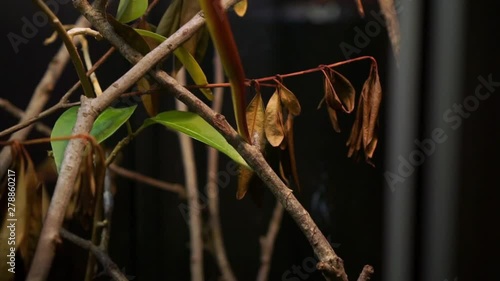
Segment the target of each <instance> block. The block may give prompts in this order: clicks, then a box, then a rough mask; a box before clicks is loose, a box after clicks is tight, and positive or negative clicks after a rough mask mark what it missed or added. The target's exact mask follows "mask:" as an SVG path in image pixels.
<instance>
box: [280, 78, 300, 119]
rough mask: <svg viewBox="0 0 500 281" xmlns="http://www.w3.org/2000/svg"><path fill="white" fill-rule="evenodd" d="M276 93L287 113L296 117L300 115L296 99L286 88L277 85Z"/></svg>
mask: <svg viewBox="0 0 500 281" xmlns="http://www.w3.org/2000/svg"><path fill="white" fill-rule="evenodd" d="M278 92H279V95H280V99H281V102H282V103H283V106H284V107H285V108H286V109H287V110H288V112H289V113H291V114H293V115H295V116H297V115H299V114H300V111H301V108H300V103H299V100H298V99H297V97H296V96H295V95H294V94H293V93H292V91H290V90H289V89H288V88H287V87H285V86H284V85H282V84H280V85H278Z"/></svg>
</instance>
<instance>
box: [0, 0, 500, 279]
mask: <svg viewBox="0 0 500 281" xmlns="http://www.w3.org/2000/svg"><path fill="white" fill-rule="evenodd" d="M167 2H168V1H161V3H160V5H159V6H158V7H157V8H156V9H155V11H154V12H153V14H152V15H151V21H152V22H153V23H156V22H157V21H158V20H159V18H160V17H161V14H162V12H163V10H164V9H165V7H167V5H168V3H167ZM325 2H327V1H250V4H249V5H250V6H249V11H248V14H247V15H246V16H245V17H244V18H237V17H235V16H234V15H233V14H231V20H232V23H233V31H234V34H235V37H236V41H237V44H238V46H239V48H240V55H241V57H242V61H243V64H244V66H245V71H246V75H247V77H249V78H258V77H262V76H269V75H274V74H278V73H281V74H283V73H288V72H293V71H297V70H303V69H307V68H311V67H315V66H318V65H320V64H330V63H333V62H337V61H341V60H344V59H345V57H344V55H343V54H342V52H341V49H340V47H339V44H340V43H341V42H347V43H349V44H351V45H353V38H354V36H355V34H356V33H355V29H354V28H355V27H360V28H361V29H364V28H365V26H366V24H367V22H369V21H371V20H372V18H371V16H369V15H368V16H367V17H366V18H365V19H360V17H359V16H358V14H357V12H356V8H355V5H354V1H335V2H330V4H331V5H333V6H332V7H337V9H338V10H335V9H333V10H331V11H329V10H327V11H328V13H327V15H326V16H324V20H318V18H319V19H321V18H322V17H320V16H321V14H320V15H319V16H318V15H317V14H314V13H313V12H310V11H316V13H318V11H320V12H321V11H323V12H324V11H325V10H326V8H325V7H327V6H323V5H325ZM364 3H365V5H366V6H365V9H366V10H367V11H371V10H375V11H378V5H377V3H376V1H364ZM6 5H7V8H6V11H8V12H6V13H4V16H2V17H1V23H2V26H3V29H2V31H1V32H2V34H1V36H2V38H4V40H1V41H0V42H1V50H2V52H1V54H2V55H1V59H2V65H3V73H2V75H1V79H2V82H3V83H2V85H4V87H3V90H2V93H1V94H0V96H1V97H2V98H7V99H9V100H10V101H11V102H12V103H14V104H16V105H17V106H19V107H20V108H25V107H26V105H27V103H28V102H29V99H30V97H31V94H32V92H33V89H34V88H35V86H36V85H37V83H38V82H39V79H40V77H41V76H42V75H43V73H44V72H45V69H46V65H47V63H48V62H49V61H50V58H51V57H52V56H53V54H54V53H55V52H56V50H57V48H58V47H59V43H57V44H53V45H50V46H42V42H43V40H44V39H45V38H46V37H47V36H49V35H50V33H51V32H52V29H51V27H50V26H49V25H46V26H44V27H42V28H40V30H39V32H38V33H37V35H36V36H35V37H34V38H32V39H30V40H29V42H28V43H27V44H23V45H20V47H19V52H18V53H15V52H14V51H13V49H12V47H11V46H10V43H9V41H8V40H7V34H8V33H9V32H14V33H17V34H20V33H21V28H22V25H23V22H22V20H21V19H22V18H23V17H27V18H28V19H31V17H32V15H33V14H34V13H35V12H36V9H35V8H34V6H33V5H32V4H31V2H26V3H22V4H21V2H13V1H12V2H7V3H6ZM450 5H452V3H450ZM492 5H493V4H491V2H490V1H468V3H467V9H466V11H467V13H466V16H465V18H466V20H467V24H466V26H467V28H466V30H463V32H464V34H465V37H466V42H467V44H466V48H465V49H466V52H465V67H464V69H462V70H461V71H462V73H463V74H464V80H463V81H457V83H459V84H460V85H462V88H463V93H462V96H463V97H465V96H467V95H470V94H471V93H473V92H474V89H475V87H476V85H477V77H478V76H479V75H482V76H483V77H485V76H487V75H488V74H490V73H492V74H493V80H495V81H496V79H498V80H500V73H499V72H498V64H499V63H500V59H499V58H500V56H499V54H498V50H499V47H500V46H499V44H500V43H499V42H500V40H498V39H500V38H499V36H500V35H499V33H498V23H497V21H496V20H495V19H496V17H497V13H496V11H498V9H495V8H494V7H492ZM497 6H498V5H497ZM294 7H295V9H293V8H294ZM297 7H298V8H297ZM328 7H329V6H328ZM60 8H61V9H60V11H59V12H58V16H59V17H60V18H61V19H62V21H63V23H72V22H74V20H75V19H76V17H77V13H76V11H75V10H74V9H73V7H72V5H71V3H68V4H65V5H62V6H61V7H60ZM497 8H498V7H497ZM314 9H316V10H314ZM429 12H430V11H426V14H425V15H428V13H429ZM311 15H316V16H311ZM431 28H432V24H431V23H429V25H428V26H425V31H426V30H429V29H431ZM403 36H404V35H403ZM443 36H446V34H443ZM91 41H92V40H91ZM108 47H109V45H108V44H107V43H106V42H104V41H103V42H98V43H92V52H93V54H94V61H95V60H96V59H97V58H98V56H99V55H101V54H103V53H104V52H105V51H106V50H107V48H108ZM449 48H454V46H449ZM424 50H425V48H424ZM212 52H213V50H212V49H210V50H209V52H208V53H207V58H206V60H205V63H204V65H205V69H207V72H206V73H207V77H212V76H211V70H210V69H211V68H210V61H211V58H212ZM358 55H372V56H374V57H375V58H376V59H377V61H378V64H379V69H380V77H381V81H382V88H383V89H384V95H385V96H386V95H397V94H401V93H390V92H387V91H385V89H387V84H388V83H387V82H388V79H389V77H388V71H387V70H388V68H387V66H388V65H389V64H390V63H391V62H393V60H394V59H393V57H394V56H393V54H392V52H391V48H390V44H389V42H388V39H387V34H386V33H385V31H384V30H382V32H381V33H380V34H379V35H378V36H376V37H374V38H371V42H370V44H368V46H367V47H366V48H362V50H361V53H360V54H358ZM422 59H423V60H425V59H428V54H426V53H423V54H422ZM402 67H408V66H402ZM127 69H128V63H127V62H126V61H125V60H124V59H122V58H121V57H120V56H119V55H117V54H115V55H113V57H112V58H111V59H110V60H109V62H108V63H106V64H105V65H104V66H103V67H102V69H100V70H99V71H97V74H98V77H99V78H100V81H101V85H102V86H103V88H106V86H108V85H109V84H110V83H112V82H113V81H114V80H115V79H116V78H118V77H120V76H121V75H122V74H123V73H124V71H126V70H127ZM339 70H340V71H341V72H342V73H343V74H344V75H345V76H346V77H348V78H349V79H350V80H351V81H352V83H353V85H354V87H355V88H356V90H357V92H358V93H359V91H360V90H361V87H362V84H363V82H364V79H366V76H367V74H368V70H369V64H368V63H365V62H358V63H353V64H352V65H350V66H346V67H343V68H340V69H339ZM422 71H423V72H425V71H428V69H426V68H425V66H424V68H423V70H422ZM496 77H498V78H496ZM210 79H211V78H209V80H210ZM76 80H77V78H76V75H75V73H74V71H73V70H72V68H71V66H68V67H67V71H66V72H65V73H64V75H63V76H62V77H61V79H60V81H59V83H58V84H57V86H56V88H55V90H54V94H53V100H52V101H51V104H52V103H55V102H56V101H57V100H58V99H59V98H60V96H61V95H62V94H63V93H64V92H65V91H66V90H67V89H68V88H69V87H70V86H71V85H72V84H73V83H74V82H75V81H76ZM422 83H423V84H424V83H426V82H425V81H423V82H422ZM285 85H286V86H287V87H288V88H289V89H291V90H292V91H293V92H294V93H295V94H296V95H297V97H298V98H299V100H300V102H301V105H302V109H303V111H302V113H301V115H300V116H299V117H298V118H296V119H295V121H296V123H295V126H296V127H295V137H296V143H295V144H296V154H297V157H298V171H299V176H300V180H301V185H302V187H303V190H302V192H296V193H295V195H296V196H297V197H298V199H299V200H300V202H301V203H302V204H303V205H304V207H305V208H306V209H307V210H309V211H310V212H311V215H312V216H313V219H314V220H315V221H316V222H317V223H318V225H319V227H320V229H321V230H322V232H323V233H324V234H325V236H327V237H329V239H330V241H331V242H332V244H333V245H334V248H335V251H336V252H337V253H338V254H339V256H340V257H342V258H343V259H344V262H345V267H346V271H347V273H348V275H349V276H350V278H351V280H355V279H356V277H357V275H358V274H359V272H360V271H361V269H362V267H363V266H364V265H365V264H371V265H373V266H374V267H375V271H376V273H375V275H374V278H373V280H383V272H382V265H383V260H382V258H383V249H384V247H383V246H384V245H383V235H384V228H383V227H384V217H383V208H384V196H383V194H384V192H387V191H388V187H387V185H386V184H385V181H384V177H383V173H384V171H385V170H384V159H383V156H384V154H385V151H386V149H390V147H385V145H384V144H385V143H386V137H385V135H384V132H385V131H386V129H387V128H386V127H385V124H386V123H387V122H386V119H385V113H384V109H385V108H386V104H385V102H384V103H383V106H382V109H383V111H382V117H381V120H380V127H381V128H380V143H379V146H378V148H377V152H376V154H375V160H374V161H375V164H376V167H375V168H373V167H371V166H369V165H367V164H365V163H363V162H356V161H353V160H352V159H348V158H347V157H346V155H347V148H346V147H345V142H346V140H347V138H348V135H349V132H350V130H349V128H350V127H351V124H352V121H353V116H341V127H342V128H343V131H342V133H340V134H337V133H335V132H334V131H333V129H332V127H331V124H330V122H329V120H328V115H327V113H326V109H325V108H322V109H320V110H316V107H317V105H318V103H319V101H320V100H321V98H322V95H323V92H322V91H323V90H322V80H321V76H320V75H319V74H311V75H304V76H300V77H296V78H291V79H286V80H285ZM270 94H271V93H270V92H264V96H265V97H266V98H268V97H269V96H270ZM421 99H422V101H428V100H432V97H429V96H426V95H425V94H424V93H422V95H421ZM384 101H385V100H384ZM461 101H462V99H460V100H457V101H453V102H461ZM224 102H225V106H224V111H223V114H224V115H226V116H227V117H228V119H229V120H232V112H231V106H230V98H229V95H226V98H225V101H224ZM422 104H425V103H422ZM498 105H500V104H499V98H498V94H497V93H496V92H495V93H493V94H492V96H491V97H490V98H489V99H488V100H487V102H484V103H481V104H480V107H479V109H478V110H477V111H476V112H474V113H473V114H471V117H470V118H468V119H465V120H464V126H463V130H462V131H461V135H460V137H461V141H460V142H461V152H460V155H459V159H460V173H459V175H457V177H459V179H460V180H459V183H460V184H459V186H457V187H456V188H457V189H459V202H458V208H459V211H458V218H457V221H458V225H457V228H456V233H457V234H458V239H457V241H455V243H454V247H456V248H457V254H458V255H457V257H456V260H455V263H454V264H455V267H454V268H455V270H454V271H453V272H451V273H450V275H448V276H443V278H442V279H440V280H445V279H448V280H454V278H456V277H458V279H459V280H493V279H494V276H497V275H498V274H497V273H496V270H495V269H496V268H495V265H497V264H498V262H499V261H500V259H499V258H498V255H497V254H494V253H498V251H499V250H500V249H499V248H498V241H497V240H498V237H500V236H499V234H500V233H499V231H498V230H497V229H498V227H497V226H496V224H497V222H498V214H499V212H498V209H497V208H495V207H496V205H497V202H498V198H499V195H500V194H499V192H498V188H496V187H498V180H497V175H498V167H499V166H498V164H497V158H498V156H500V155H499V151H498V148H497V146H498V144H499V143H500V136H499V129H500V125H499V121H500V118H499V114H498V109H497V108H498ZM416 106H417V107H418V110H419V111H420V114H421V115H425V114H426V108H425V107H423V106H421V105H416ZM172 108H174V102H173V99H172V98H171V97H169V96H165V97H162V109H163V110H167V109H172ZM57 116H58V115H54V116H51V117H49V118H47V119H46V120H44V122H45V123H46V124H49V125H52V124H53V123H54V122H55V120H56V118H57ZM144 118H146V114H145V112H144V110H143V109H142V108H140V110H138V111H137V112H136V114H134V117H133V120H132V124H133V126H135V127H137V126H139V125H140V124H141V123H142V120H143V119H144ZM15 123H16V120H15V119H13V118H12V117H11V116H10V115H8V114H7V113H5V112H3V111H0V129H4V128H8V127H9V126H12V125H14V124H15ZM421 127H422V128H425V126H424V125H421ZM424 131H425V130H424V129H422V133H421V134H422V137H424V136H426V135H428V134H424ZM125 133H126V132H125V129H123V128H122V129H121V130H119V133H118V136H116V137H113V138H111V139H110V140H109V141H107V144H108V145H110V146H111V145H113V144H114V143H116V141H118V140H119V139H120V138H121V137H123V136H124V135H125ZM37 137H41V135H39V134H38V133H37V132H33V133H32V134H31V135H30V138H37ZM49 149H50V146H49V145H46V146H38V147H36V148H35V149H30V152H31V154H32V156H33V158H34V159H41V158H42V157H43V156H44V155H46V150H49ZM195 150H196V159H197V168H198V175H199V176H198V182H199V185H200V191H202V190H204V186H205V182H206V176H205V165H206V164H205V163H206V149H205V147H204V146H203V145H202V144H199V143H196V144H195ZM226 161H228V159H227V158H226V157H225V156H221V163H220V166H219V167H220V170H221V171H224V169H225V168H224V167H225V165H226ZM121 163H122V164H121V165H123V166H125V167H127V168H129V169H133V170H136V171H138V172H141V173H144V174H146V175H149V176H152V177H155V178H159V179H162V180H166V181H170V182H179V183H182V182H183V171H182V165H181V164H180V153H179V145H178V140H177V135H176V134H174V133H172V132H170V131H167V130H165V129H163V128H161V127H151V128H149V129H147V130H146V131H144V132H143V133H142V134H141V135H140V136H139V137H138V138H137V139H136V140H135V141H134V142H132V143H131V144H130V145H129V146H128V147H127V149H126V150H125V153H124V156H123V160H122V162H121ZM424 167H425V164H424ZM236 182H237V179H236V178H235V177H233V178H231V181H230V184H229V185H228V187H227V188H224V189H221V190H220V193H219V195H220V204H221V205H220V213H221V221H222V227H223V233H224V238H225V241H224V242H225V246H226V250H227V253H228V258H229V261H230V263H231V266H232V268H233V270H234V272H235V274H236V276H237V277H238V279H239V280H253V279H255V276H256V273H257V270H258V268H259V265H260V260H259V258H260V245H259V236H260V235H263V234H265V233H266V231H267V226H268V221H269V218H270V216H271V214H272V210H273V208H274V202H275V201H274V199H273V197H272V195H271V194H270V193H269V192H268V191H267V190H266V191H265V194H264V200H263V204H262V207H258V206H256V205H255V204H254V203H253V202H252V201H251V200H250V198H248V196H247V197H246V198H245V199H243V200H242V201H237V200H236V199H235V193H236V189H235V188H236ZM416 188H418V190H419V189H420V188H421V185H419V186H417V187H416ZM418 190H417V193H418ZM203 193H204V192H203ZM313 198H320V200H319V201H315V200H313ZM422 200H423V199H422V198H420V197H417V198H415V201H416V202H418V205H419V206H420V207H419V209H418V210H419V211H422V209H425V206H426V205H425V201H422ZM181 203H182V201H180V200H179V199H178V198H177V196H176V195H174V194H170V193H166V192H164V191H160V190H157V189H154V188H151V187H149V186H145V185H142V184H137V183H134V182H129V181H126V180H121V179H120V180H119V181H118V191H117V194H116V196H115V210H114V215H113V225H112V236H111V245H110V255H111V257H112V259H113V260H114V261H115V262H116V263H117V264H118V266H120V267H121V268H124V270H125V271H126V273H127V274H128V275H130V276H135V279H134V280H156V279H160V278H161V279H165V280H189V233H188V228H187V224H186V222H185V221H184V218H183V216H182V214H181V212H180V211H179V204H181ZM73 227H74V226H73ZM419 227H421V226H420V225H419V220H418V219H417V220H416V228H417V230H416V232H417V233H420V231H422V229H421V228H419ZM74 230H75V231H78V228H77V227H74ZM417 237H418V236H417ZM414 243H415V247H416V248H418V247H420V246H423V245H421V243H422V241H421V239H418V238H417V239H415V242H414ZM415 255H416V256H418V255H419V252H418V251H417V253H416V254H415ZM84 256H85V253H84V252H83V251H82V250H80V249H78V248H76V247H73V246H71V245H70V244H69V243H67V242H65V243H64V246H63V247H62V248H61V249H60V250H59V252H58V255H57V257H56V262H55V264H54V269H53V272H52V275H51V277H50V280H82V277H81V276H83V272H82V271H83V270H84V269H85V268H84V266H83V263H82V260H81V258H82V257H84ZM308 257H314V255H313V252H312V250H311V247H310V246H309V244H308V243H307V241H306V239H305V238H304V236H303V235H302V233H301V232H300V231H299V229H298V228H297V227H296V225H295V223H294V222H293V220H292V219H291V218H290V217H289V216H288V215H287V214H285V215H284V219H283V222H282V224H281V228H280V232H279V235H278V237H277V240H276V244H275V249H274V254H273V260H272V266H271V271H270V276H269V280H321V276H320V274H318V273H317V272H314V273H312V274H309V273H308V274H307V277H300V278H299V275H297V274H289V275H286V274H285V273H286V272H287V271H288V270H290V271H291V270H292V267H293V266H299V267H302V268H303V262H304V261H305V260H307V259H308ZM418 266H419V264H418V263H417V262H416V263H415V268H418ZM205 272H206V280H217V278H218V276H219V273H218V269H217V266H216V264H215V260H214V258H213V257H212V256H211V255H210V254H209V253H208V252H206V254H205ZM284 277H288V278H290V279H286V278H284ZM292 277H295V278H298V279H292ZM18 278H19V280H22V279H23V277H21V276H18ZM99 280H107V279H106V278H104V277H101V278H100V279H99ZM440 280H436V281H440ZM429 281H434V280H429Z"/></svg>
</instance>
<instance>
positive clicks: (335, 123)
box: [326, 106, 340, 133]
mask: <svg viewBox="0 0 500 281" xmlns="http://www.w3.org/2000/svg"><path fill="white" fill-rule="evenodd" d="M326 108H327V110H328V116H329V117H330V122H331V123H332V126H333V129H334V130H335V132H337V133H340V125H339V120H338V117H337V111H335V110H334V109H333V108H331V107H329V106H327V107H326Z"/></svg>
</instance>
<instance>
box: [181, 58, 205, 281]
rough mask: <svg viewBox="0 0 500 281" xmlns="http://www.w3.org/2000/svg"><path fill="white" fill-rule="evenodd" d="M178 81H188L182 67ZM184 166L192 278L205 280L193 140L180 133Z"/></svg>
mask: <svg viewBox="0 0 500 281" xmlns="http://www.w3.org/2000/svg"><path fill="white" fill-rule="evenodd" d="M177 81H179V83H182V84H185V83H186V70H185V69H184V68H181V69H180V70H179V71H178V72H177ZM175 106H176V108H177V110H180V111H186V110H187V106H186V105H185V104H183V103H182V102H180V101H179V100H176V101H175ZM178 136H179V142H180V148H181V155H182V166H183V167H184V184H185V185H186V193H187V201H188V206H189V239H190V246H191V247H190V250H191V258H190V263H191V280H193V281H203V280H204V274H203V225H202V221H201V207H200V201H199V198H198V181H197V177H198V175H197V172H196V159H195V157H194V149H193V140H192V139H191V138H190V137H189V136H187V135H185V134H183V133H180V132H179V133H178Z"/></svg>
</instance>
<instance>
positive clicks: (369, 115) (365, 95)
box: [347, 62, 382, 164]
mask: <svg viewBox="0 0 500 281" xmlns="http://www.w3.org/2000/svg"><path fill="white" fill-rule="evenodd" d="M381 101H382V87H381V85H380V79H379V76H378V68H377V64H376V63H375V62H373V63H372V65H371V67H370V74H369V76H368V79H367V80H366V81H365V83H364V84H363V89H362V91H361V97H360V100H359V103H358V112H357V114H356V120H355V121H354V124H353V128H352V130H351V136H350V137H349V140H348V142H347V145H348V146H349V157H350V156H352V155H354V154H356V153H358V152H359V151H360V150H361V147H362V148H363V150H364V154H365V160H366V161H367V162H368V163H370V164H371V159H372V158H373V154H374V152H375V149H376V147H377V142H378V136H377V132H376V127H377V122H378V115H379V111H380V103H381Z"/></svg>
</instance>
